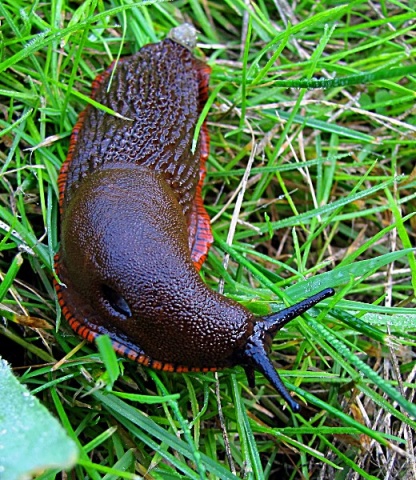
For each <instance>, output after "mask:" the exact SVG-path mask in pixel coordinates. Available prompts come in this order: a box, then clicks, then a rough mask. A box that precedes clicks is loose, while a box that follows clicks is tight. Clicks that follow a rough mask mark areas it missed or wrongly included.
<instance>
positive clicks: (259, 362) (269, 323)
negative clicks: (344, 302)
mask: <svg viewBox="0 0 416 480" xmlns="http://www.w3.org/2000/svg"><path fill="white" fill-rule="evenodd" d="M334 294H335V291H334V289H332V288H326V289H325V290H322V291H321V292H319V293H317V294H315V295H312V296H311V297H309V298H306V299H305V300H302V301H301V302H299V303H296V304H295V305H292V306H291V307H288V308H285V309H283V310H281V311H280V312H277V313H273V314H271V315H268V316H266V317H262V318H260V319H259V321H258V322H257V323H256V324H255V326H254V331H253V333H252V335H251V336H250V337H249V339H248V340H247V344H246V346H245V350H244V353H243V362H242V363H243V365H244V369H245V372H246V375H247V380H248V383H249V386H250V387H254V385H255V379H254V371H255V370H258V371H259V372H261V373H262V374H263V375H264V376H265V377H266V378H267V379H268V380H269V382H270V383H271V384H272V385H273V387H274V388H275V389H276V390H277V391H278V392H279V393H280V395H281V396H282V397H283V398H284V399H285V400H286V402H287V403H288V405H289V406H290V408H291V409H292V411H293V412H299V411H300V405H299V404H298V403H297V402H295V400H293V398H292V397H291V396H290V394H289V392H288V391H287V389H286V387H285V386H284V385H283V382H282V380H281V378H280V377H279V374H278V373H277V372H276V370H275V368H274V367H273V364H272V362H271V360H270V358H269V357H268V352H269V350H270V346H271V343H272V340H273V337H274V336H275V335H276V333H277V332H278V331H279V330H280V329H281V328H283V327H284V326H285V325H286V324H287V323H289V322H290V321H291V320H293V319H294V318H296V317H299V315H302V314H303V313H305V312H306V311H307V310H309V309H310V308H312V307H314V306H315V305H316V304H317V303H319V302H320V301H321V300H324V299H325V298H328V297H332V296H333V295H334Z"/></svg>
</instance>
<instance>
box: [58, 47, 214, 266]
mask: <svg viewBox="0 0 416 480" xmlns="http://www.w3.org/2000/svg"><path fill="white" fill-rule="evenodd" d="M210 71H211V69H210V68H209V67H208V65H206V64H205V63H203V62H202V61H200V60H197V59H196V58H195V57H194V56H193V55H192V53H191V52H190V50H188V48H186V47H184V46H182V45H180V44H179V43H177V42H175V41H174V40H171V39H169V38H168V39H166V40H164V41H162V42H160V43H155V44H149V45H146V46H145V47H143V48H142V49H141V50H140V51H139V52H138V53H136V54H135V55H133V56H131V57H126V58H122V59H121V60H120V61H119V62H118V63H113V64H112V65H111V66H110V68H108V69H107V70H106V71H105V72H104V73H103V74H102V75H100V76H98V77H97V78H96V80H95V81H94V83H93V87H92V94H91V98H92V99H93V100H95V101H96V102H98V103H100V104H102V105H105V106H106V107H108V108H110V109H111V110H113V112H115V113H116V114H118V116H115V115H112V114H108V113H105V112H104V111H103V110H100V109H99V108H97V107H94V106H92V105H89V106H88V107H87V108H86V109H85V110H84V111H83V112H82V113H81V115H80V118H79V120H78V123H77V125H76V126H75V128H74V131H73V134H72V138H71V143H70V149H69V153H68V157H67V160H66V162H65V163H64V165H63V167H62V169H61V173H60V177H59V189H60V208H61V214H62V213H63V212H64V211H65V209H66V206H67V205H68V204H69V203H70V201H71V198H72V195H73V193H74V191H75V190H76V189H77V188H78V186H79V185H80V183H81V182H82V180H83V179H84V178H85V177H87V176H89V175H91V174H92V173H93V172H95V171H96V170H100V169H103V168H111V167H113V166H115V165H118V166H120V165H122V164H132V165H133V164H134V165H141V166H144V167H147V168H149V169H151V170H153V171H155V172H157V173H159V174H161V175H162V176H163V178H164V179H165V180H166V182H167V183H168V185H169V186H170V187H171V188H172V191H173V192H174V193H175V196H176V197H177V199H178V202H179V204H180V205H181V208H182V210H183V214H184V215H185V217H186V219H187V222H188V228H189V244H190V247H191V250H192V259H193V260H194V262H195V264H196V266H197V268H200V266H201V265H202V263H203V262H204V260H205V257H206V254H207V251H208V249H209V246H210V244H211V243H212V235H211V229H210V226H209V217H208V215H207V213H206V211H205V208H204V206H203V202H202V197H201V188H202V183H203V180H204V177H205V162H206V159H207V157H208V152H209V136H208V131H207V128H206V125H205V123H204V124H203V126H202V128H201V133H200V136H199V141H198V143H197V146H196V149H195V151H194V153H192V152H191V147H192V141H193V137H194V132H195V125H196V122H197V120H198V117H199V114H200V112H201V109H202V108H203V106H204V104H205V102H206V99H207V92H208V82H209V75H210ZM120 117H123V118H120Z"/></svg>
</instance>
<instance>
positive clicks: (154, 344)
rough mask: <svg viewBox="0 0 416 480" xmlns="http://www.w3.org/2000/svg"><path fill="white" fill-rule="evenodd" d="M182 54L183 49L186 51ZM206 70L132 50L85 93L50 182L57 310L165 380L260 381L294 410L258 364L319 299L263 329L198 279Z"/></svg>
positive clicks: (164, 46)
mask: <svg viewBox="0 0 416 480" xmlns="http://www.w3.org/2000/svg"><path fill="white" fill-rule="evenodd" d="M186 44H187V46H190V44H191V45H192V41H188V40H187V41H186ZM209 73H210V69H209V67H208V66H207V65H205V64H204V63H202V62H201V61H199V60H197V59H195V58H194V57H193V55H192V53H191V51H190V50H188V48H186V47H185V46H183V45H181V44H179V43H178V42H177V41H176V40H175V39H172V38H168V39H166V40H164V41H162V42H160V43H157V44H151V45H147V46H145V47H143V48H142V49H141V50H140V51H139V52H138V53H137V54H135V55H133V56H131V57H127V58H124V59H122V60H121V61H119V62H118V64H117V66H111V67H110V68H109V69H108V70H107V71H105V72H104V74H102V75H101V76H99V77H98V78H97V79H96V80H95V82H94V84H93V92H92V98H93V99H94V100H95V101H96V102H99V103H100V104H102V105H105V106H106V107H108V108H110V109H111V110H113V111H114V112H116V113H117V114H118V116H116V115H114V114H112V113H107V112H105V111H103V110H101V109H98V108H96V107H94V106H92V105H89V106H88V107H87V108H86V110H85V111H84V112H83V113H82V114H81V115H80V119H79V121H78V123H77V125H76V127H75V128H74V132H73V135H72V138H71V144H70V150H69V154H68V158H67V160H66V162H65V163H64V165H63V167H62V169H61V173H60V177H59V187H60V209H61V222H62V223H61V247H60V251H59V253H58V254H57V255H56V258H55V268H56V271H57V274H58V276H59V279H60V281H61V283H58V282H56V283H55V286H56V289H57V294H58V299H59V303H60V305H61V308H62V311H63V313H64V315H65V317H66V319H67V320H68V322H69V324H70V325H71V327H72V328H73V329H74V330H75V331H76V332H77V333H78V334H80V335H81V336H82V337H84V338H86V339H87V340H89V341H93V340H94V338H96V337H97V336H99V335H102V334H108V335H109V336H110V338H111V340H112V343H113V346H114V348H115V350H116V351H117V352H118V353H120V354H122V355H125V356H127V357H129V358H131V359H132V360H135V361H138V362H139V363H142V364H144V365H146V366H149V367H153V368H156V369H163V370H168V371H177V372H185V371H210V370H217V369H219V368H224V367H231V366H234V365H242V366H243V367H244V368H245V370H246V373H247V375H248V378H249V382H250V384H251V385H253V384H254V370H255V369H257V370H260V371H261V372H263V374H265V375H266V377H267V378H268V379H269V380H270V381H271V382H272V384H273V385H274V386H275V387H276V388H277V389H278V390H279V392H280V393H281V394H282V395H283V396H284V398H285V399H286V400H287V401H288V402H289V404H290V406H291V407H292V409H294V410H298V409H299V405H298V404H297V403H296V402H295V401H294V400H293V399H292V397H291V396H290V395H289V394H288V392H287V391H286V389H285V388H284V386H283V385H282V383H281V381H280V379H279V377H278V375H277V372H276V371H275V369H274V367H273V365H272V363H271V361H270V360H269V358H268V356H267V354H268V351H269V348H270V344H271V341H272V338H273V336H274V334H275V333H276V332H277V330H278V329H279V328H281V326H283V325H284V324H285V323H286V322H288V321H289V320H291V319H292V318H295V317H296V316H298V315H299V314H301V313H303V312H304V311H306V310H307V309H308V308H310V306H313V305H315V304H316V303H317V302H318V301H320V300H321V299H322V298H326V297H327V296H329V295H331V294H332V293H333V292H332V290H331V291H329V290H325V291H324V292H321V293H320V294H317V295H315V296H313V297H311V298H310V299H307V300H305V301H303V302H301V303H300V304H297V305H295V306H293V307H290V308H288V309H285V310H283V311H282V312H279V313H278V314H274V315H271V316H269V317H266V318H259V317H255V316H254V315H253V314H252V313H251V312H250V311H249V310H247V309H246V308H244V307H243V306H241V305H240V304H238V303H236V302H234V301H232V300H230V299H227V298H226V297H224V296H222V295H219V294H218V293H216V292H214V291H212V290H210V289H209V288H207V287H206V285H205V284H204V283H203V282H202V280H201V278H200V276H199V273H198V271H199V269H200V267H201V265H202V263H203V261H204V260H205V257H206V255H207V252H208V249H209V246H210V245H211V243H212V236H211V230H210V225H209V217H208V215H207V213H206V211H205V209H204V207H203V204H202V198H201V186H202V182H203V179H204V175H205V166H204V165H205V161H206V158H207V156H208V149H209V137H208V132H207V129H206V125H205V124H204V125H203V126H202V128H201V130H200V134H199V139H198V142H197V145H196V148H195V150H194V152H192V148H191V147H192V141H193V137H194V133H195V128H196V123H197V121H198V117H199V114H200V112H201V110H202V108H203V106H204V104H205V101H206V98H207V88H208V80H209Z"/></svg>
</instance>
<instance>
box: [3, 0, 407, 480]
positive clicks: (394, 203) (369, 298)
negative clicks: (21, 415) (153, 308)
mask: <svg viewBox="0 0 416 480" xmlns="http://www.w3.org/2000/svg"><path fill="white" fill-rule="evenodd" d="M145 4H146V5H145ZM291 5H292V4H290V5H289V4H288V3H286V2H283V1H280V0H279V1H259V2H251V3H249V2H243V1H240V0H227V1H226V2H205V1H204V2H198V1H196V0H190V1H177V2H142V3H140V2H139V3H133V2H118V1H113V2H96V1H86V2H82V3H79V4H78V3H75V2H67V1H66V0H62V1H60V2H50V3H49V2H38V1H35V2H27V1H19V0H13V1H11V0H10V1H8V0H3V1H1V2H0V16H1V19H2V22H1V23H2V27H1V32H0V34H1V38H0V40H1V44H0V45H1V47H0V55H1V57H0V72H1V75H0V107H1V113H2V115H1V116H0V127H1V129H2V130H1V133H0V142H1V149H0V172H1V173H0V182H1V186H2V187H1V190H0V230H1V233H2V236H1V239H0V250H1V256H0V269H1V270H0V274H1V280H2V283H1V285H0V300H1V305H0V309H1V314H2V316H3V318H4V323H3V324H2V326H1V327H0V333H1V334H2V336H1V343H0V354H1V355H2V356H3V357H5V358H6V359H8V360H9V361H10V362H11V363H12V366H13V367H14V371H15V373H16V374H18V375H19V376H20V380H21V381H22V382H24V383H25V384H26V385H28V387H29V388H30V389H31V390H33V391H35V392H36V395H37V396H38V398H40V399H41V400H42V402H43V403H44V404H45V405H46V406H48V408H49V409H50V410H51V411H52V412H54V413H55V414H56V415H57V416H59V418H60V420H61V422H62V423H63V424H64V426H65V427H66V428H67V430H68V432H69V434H70V435H71V436H73V437H74V438H77V441H78V444H79V447H80V452H81V453H80V461H79V464H78V466H77V467H76V469H75V470H74V472H73V474H72V475H73V476H72V477H71V474H69V478H91V479H99V478H105V479H110V478H134V477H133V474H136V475H139V476H143V477H145V478H163V479H169V478H206V477H208V478H221V479H226V478H235V477H234V475H237V477H239V478H240V477H241V478H243V477H244V478H276V476H277V475H280V478H288V479H297V478H305V479H318V478H319V479H327V478H328V479H329V478H331V479H333V478H335V479H338V478H343V479H345V478H346V479H355V478H366V479H370V478H411V476H412V475H415V474H416V472H415V469H416V467H415V460H414V456H413V450H414V445H413V429H414V427H415V425H416V423H415V417H416V412H415V410H416V409H415V406H414V404H413V403H412V402H413V398H414V397H413V396H414V385H415V382H414V378H415V374H416V365H415V361H414V355H413V353H412V348H413V347H414V346H415V340H416V314H415V313H414V310H413V308H412V307H414V305H415V303H414V302H415V288H416V262H415V257H414V252H413V251H412V247H414V245H415V234H414V232H415V231H416V219H415V217H414V212H415V205H416V193H415V186H416V169H415V161H414V159H415V155H416V137H415V132H416V111H415V108H414V104H415V97H416V92H415V86H416V82H415V74H416V64H415V61H414V59H415V48H416V45H415V35H414V22H415V19H416V11H415V7H416V5H415V4H414V2H399V1H394V2H388V1H383V2H367V1H364V0H355V1H351V2H348V3H340V2H332V1H318V2H315V1H309V0H305V1H303V2H299V3H298V4H296V7H295V8H292V6H291ZM184 20H186V21H191V22H192V23H194V25H195V26H196V27H197V28H198V30H199V32H200V35H199V43H198V48H197V50H196V55H197V56H198V57H199V58H202V59H204V60H205V61H206V62H207V63H209V65H211V67H212V69H213V71H212V76H211V84H210V85H211V89H210V95H211V96H210V102H211V104H212V105H211V107H210V109H209V111H208V112H207V122H208V126H209V131H210V135H211V152H210V157H209V161H208V174H207V178H206V182H205V186H204V197H205V203H206V206H207V210H208V213H209V215H210V217H211V218H212V225H213V232H214V236H215V244H214V247H213V248H212V250H211V252H210V254H209V256H208V260H207V262H206V263H205V265H204V267H203V269H202V276H203V278H204V280H205V281H206V283H208V284H209V285H210V286H211V287H212V288H213V289H218V288H219V285H220V284H221V285H222V281H223V287H224V292H225V294H226V295H227V296H230V297H231V298H234V299H236V300H238V301H239V302H241V303H242V304H244V305H246V306H247V307H248V308H249V309H251V310H252V311H253V312H255V313H256V314H266V313H268V312H270V310H273V311H274V310H278V309H279V308H282V305H283V302H285V303H286V304H293V303H294V302H296V301H298V300H301V299H303V298H305V297H306V296H308V295H309V294H311V293H314V292H316V291H318V290H320V289H322V288H325V287H333V288H335V289H336V296H335V297H334V298H333V299H330V300H327V301H325V302H323V303H322V304H321V305H320V306H319V308H316V309H315V311H314V312H313V313H314V315H313V316H311V315H305V316H304V317H303V318H302V319H298V320H295V321H293V322H292V323H291V324H289V325H288V326H287V327H286V328H285V329H284V330H282V331H281V332H280V333H279V335H278V336H277V338H276V339H275V342H274V344H273V360H274V362H275V365H276V367H277V368H278V370H279V372H280V374H281V376H282V378H283V380H284V381H285V383H286V385H287V386H288V387H289V388H290V389H291V390H292V391H293V392H294V394H295V397H296V399H297V400H298V401H299V402H300V403H301V404H302V405H303V408H302V412H301V414H296V415H294V414H292V413H291V412H290V411H289V410H288V409H287V408H286V407H285V404H284V402H283V401H282V400H281V398H280V397H279V396H278V395H277V394H276V393H275V391H274V390H273V389H272V388H271V387H270V386H269V385H268V382H267V381H266V380H265V379H264V378H263V377H262V376H260V375H258V376H257V387H256V388H255V389H254V390H251V389H249V388H248V386H247V380H246V378H245V375H244V371H243V370H242V369H241V368H236V369H234V370H231V371H224V372H220V373H219V374H218V380H217V379H216V377H215V376H214V374H188V375H179V374H164V373H159V372H154V371H150V370H148V369H145V368H141V367H138V366H137V365H136V364H134V363H132V362H130V361H128V360H125V359H118V362H117V364H116V365H115V364H114V358H112V351H108V349H107V348H106V346H105V345H102V346H101V347H100V350H99V351H98V350H97V347H96V346H95V345H91V344H81V345H80V339H79V338H78V337H76V336H74V335H73V334H72V332H71V331H70V329H69V327H68V326H67V324H66V322H65V321H64V320H62V319H61V314H60V311H59V309H58V308H57V302H56V296H55V292H54V289H53V286H52V277H53V269H52V265H53V255H54V253H55V252H56V250H57V248H58V245H59V218H58V209H57V176H58V172H59V168H60V165H61V164H62V162H63V161H64V159H65V156H66V152H67V149H68V141H69V135H70V133H71V130H72V127H73V125H74V123H75V122H76V119H77V115H78V114H79V112H80V111H81V110H82V109H83V108H84V107H85V105H86V101H87V98H88V95H89V91H90V86H91V83H92V81H93V79H94V78H95V76H96V75H97V74H99V73H100V72H102V71H103V69H104V68H106V66H108V65H109V64H110V63H111V61H112V60H114V59H115V58H117V57H118V56H120V55H126V54H131V53H133V52H135V51H137V49H138V48H140V47H141V46H142V45H144V44H145V43H148V42H155V41H158V40H160V39H162V38H164V37H165V36H166V34H167V32H168V31H169V30H170V29H171V28H172V27H173V26H176V25H178V24H179V23H182V22H183V21H184ZM230 232H231V233H230ZM224 258H226V259H228V262H226V263H224ZM225 264H226V267H224V265H225ZM38 319H42V320H44V321H45V320H46V321H47V322H48V323H49V324H50V325H51V326H54V325H57V327H58V328H57V329H56V330H55V329H54V328H52V329H45V328H44V326H45V325H44V324H41V323H39V320H38ZM61 320H62V321H61ZM28 323H29V325H32V326H34V327H41V328H38V329H33V328H31V327H30V326H29V327H28V326H23V324H28ZM161 334H163V332H161ZM62 359H64V360H63V361H62ZM57 362H60V363H57ZM217 381H218V383H217ZM105 385H107V388H105ZM217 391H218V394H217ZM218 401H220V404H221V410H222V417H221V416H219V405H218ZM225 438H226V439H227V441H228V444H229V445H227V444H226V442H225V440H224V439H225ZM232 472H234V473H232ZM406 475H408V477H406ZM40 478H42V479H51V478H62V477H61V474H60V473H58V472H52V473H50V472H49V473H44V474H42V475H41V476H40Z"/></svg>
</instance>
